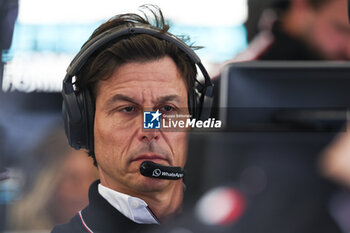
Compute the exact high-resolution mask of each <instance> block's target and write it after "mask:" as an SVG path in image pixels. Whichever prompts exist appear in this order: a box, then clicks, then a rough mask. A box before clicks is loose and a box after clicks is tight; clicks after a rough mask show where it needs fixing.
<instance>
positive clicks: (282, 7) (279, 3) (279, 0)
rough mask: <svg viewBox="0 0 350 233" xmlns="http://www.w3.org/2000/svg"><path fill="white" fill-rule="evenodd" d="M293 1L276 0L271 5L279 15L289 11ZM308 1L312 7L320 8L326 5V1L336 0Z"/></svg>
mask: <svg viewBox="0 0 350 233" xmlns="http://www.w3.org/2000/svg"><path fill="white" fill-rule="evenodd" d="M291 1H293V0H274V1H272V3H271V7H272V8H273V9H275V10H276V11H277V14H278V15H280V16H282V15H284V14H285V13H286V12H287V11H288V9H289V7H290V5H291ZM306 1H307V2H308V4H309V5H310V6H311V8H313V9H315V10H318V9H319V8H321V7H323V6H324V5H326V3H329V2H331V1H334V0H306Z"/></svg>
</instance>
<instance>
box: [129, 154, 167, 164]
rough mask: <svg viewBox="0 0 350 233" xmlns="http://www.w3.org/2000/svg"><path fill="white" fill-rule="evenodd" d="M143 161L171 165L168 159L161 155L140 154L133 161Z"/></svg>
mask: <svg viewBox="0 0 350 233" xmlns="http://www.w3.org/2000/svg"><path fill="white" fill-rule="evenodd" d="M143 161H152V162H154V163H158V164H162V165H170V163H169V161H168V159H166V158H164V157H163V156H160V155H154V154H152V155H140V156H137V157H136V158H135V159H133V160H132V161H131V162H139V163H140V164H141V163H142V162H143Z"/></svg>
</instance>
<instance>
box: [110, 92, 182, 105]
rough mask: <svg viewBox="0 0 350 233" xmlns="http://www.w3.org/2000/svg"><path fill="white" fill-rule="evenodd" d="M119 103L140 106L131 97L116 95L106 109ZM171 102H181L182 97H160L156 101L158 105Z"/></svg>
mask: <svg viewBox="0 0 350 233" xmlns="http://www.w3.org/2000/svg"><path fill="white" fill-rule="evenodd" d="M117 101H126V102H130V103H133V104H139V103H138V102H137V101H136V100H135V99H133V98H131V97H129V96H126V95H123V94H116V95H114V96H113V97H112V98H110V99H109V100H108V101H107V103H106V104H105V106H106V107H107V106H110V105H111V104H113V103H114V102H117ZM170 101H175V102H180V97H179V96H178V95H166V96H161V97H158V98H157V100H156V102H157V103H165V102H170Z"/></svg>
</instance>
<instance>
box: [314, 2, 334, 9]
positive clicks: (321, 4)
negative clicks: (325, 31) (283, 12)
mask: <svg viewBox="0 0 350 233" xmlns="http://www.w3.org/2000/svg"><path fill="white" fill-rule="evenodd" d="M308 1H309V4H310V6H311V7H312V8H314V9H319V8H320V7H322V6H324V5H325V4H326V3H328V2H331V1H333V0H308Z"/></svg>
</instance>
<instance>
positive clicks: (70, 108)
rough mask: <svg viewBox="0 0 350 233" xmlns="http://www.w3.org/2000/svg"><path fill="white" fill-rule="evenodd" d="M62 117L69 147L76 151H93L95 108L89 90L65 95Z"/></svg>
mask: <svg viewBox="0 0 350 233" xmlns="http://www.w3.org/2000/svg"><path fill="white" fill-rule="evenodd" d="M62 115H63V121H64V129H65V132H66V135H67V138H68V142H69V145H70V146H72V147H73V148H74V149H77V150H79V149H80V148H85V149H89V150H91V149H93V135H92V134H93V133H91V132H93V131H92V128H93V119H94V107H93V105H92V101H91V97H90V93H89V90H88V89H83V90H82V91H79V92H73V93H70V94H68V95H67V94H64V93H63V104H62Z"/></svg>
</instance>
